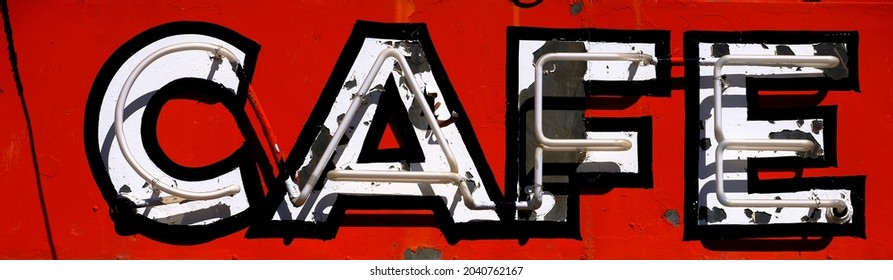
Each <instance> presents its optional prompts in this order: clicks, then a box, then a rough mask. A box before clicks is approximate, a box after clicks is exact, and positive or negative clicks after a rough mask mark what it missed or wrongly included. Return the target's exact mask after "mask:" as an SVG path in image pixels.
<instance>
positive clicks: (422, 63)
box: [394, 41, 431, 74]
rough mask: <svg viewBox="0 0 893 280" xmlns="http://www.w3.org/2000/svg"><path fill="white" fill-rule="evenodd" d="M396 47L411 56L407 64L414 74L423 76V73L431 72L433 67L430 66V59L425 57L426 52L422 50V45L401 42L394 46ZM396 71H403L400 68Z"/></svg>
mask: <svg viewBox="0 0 893 280" xmlns="http://www.w3.org/2000/svg"><path fill="white" fill-rule="evenodd" d="M394 47H396V48H398V49H401V50H403V51H404V52H406V53H407V54H409V56H408V57H407V59H406V62H407V63H409V69H411V70H412V73H413V74H421V73H423V72H429V71H431V65H430V64H428V58H426V57H425V51H424V50H423V49H422V45H421V44H419V42H413V41H400V42H397V43H396V44H394ZM394 70H396V71H398V72H400V71H401V69H400V68H399V67H398V68H394Z"/></svg>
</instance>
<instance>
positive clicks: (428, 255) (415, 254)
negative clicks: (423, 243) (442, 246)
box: [403, 247, 443, 260]
mask: <svg viewBox="0 0 893 280" xmlns="http://www.w3.org/2000/svg"><path fill="white" fill-rule="evenodd" d="M441 257H443V253H442V252H440V250H437V249H434V248H427V247H416V248H415V250H412V248H406V250H405V251H403V259H404V260H439V259H441Z"/></svg>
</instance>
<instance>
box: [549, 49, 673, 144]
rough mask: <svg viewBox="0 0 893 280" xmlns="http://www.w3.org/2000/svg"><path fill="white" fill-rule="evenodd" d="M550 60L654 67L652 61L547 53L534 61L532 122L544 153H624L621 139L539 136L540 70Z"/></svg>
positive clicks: (626, 55)
mask: <svg viewBox="0 0 893 280" xmlns="http://www.w3.org/2000/svg"><path fill="white" fill-rule="evenodd" d="M552 61H631V62H638V63H643V64H645V65H649V64H654V63H656V61H655V60H654V58H653V57H652V56H650V55H647V54H642V53H550V54H546V55H543V56H542V57H540V58H539V60H537V61H536V66H535V68H534V72H535V74H534V75H535V76H534V97H533V98H534V100H533V104H534V105H533V106H534V109H533V110H534V122H535V126H536V128H535V130H536V131H535V133H536V139H537V140H538V141H539V143H540V146H541V147H543V149H544V150H547V151H626V150H629V149H630V148H631V147H632V143H631V142H630V141H629V140H625V139H552V138H549V137H546V135H545V134H544V133H543V69H544V67H543V66H545V64H546V63H548V62H552Z"/></svg>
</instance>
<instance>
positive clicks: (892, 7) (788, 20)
mask: <svg viewBox="0 0 893 280" xmlns="http://www.w3.org/2000/svg"><path fill="white" fill-rule="evenodd" d="M101 2H102V3H96V2H92V1H91V2H87V1H49V2H43V3H38V2H37V1H10V3H9V16H10V19H11V21H10V22H11V27H12V28H11V29H12V31H13V34H12V38H13V42H14V44H15V50H16V55H17V58H18V64H17V65H18V70H19V73H20V75H21V81H22V85H23V89H24V92H23V94H24V100H25V104H27V108H23V107H22V103H21V102H20V100H19V96H18V95H17V94H18V93H17V91H16V90H15V89H16V83H15V81H14V79H13V74H12V71H11V63H10V60H9V59H6V58H4V59H0V89H2V92H0V116H2V118H3V125H0V196H2V197H3V198H5V199H4V200H3V202H2V203H0V258H3V259H32V258H33V259H43V258H52V257H53V256H54V255H53V251H54V252H55V257H57V258H60V259H114V258H124V259H230V258H238V259H396V258H402V257H403V254H404V251H405V250H407V249H410V248H412V249H415V248H418V247H428V248H434V249H436V250H439V251H441V252H442V256H443V258H444V259H701V258H706V259H742V258H748V259H800V258H803V259H825V258H834V259H889V258H891V257H893V245H890V244H893V219H889V218H888V216H887V215H888V214H887V213H888V211H889V209H890V208H891V207H893V199H891V197H893V189H891V188H889V187H888V186H890V185H891V183H893V174H891V172H889V171H888V169H889V166H890V164H889V160H890V159H893V149H890V148H888V147H889V144H888V142H889V139H893V83H891V82H890V79H889V77H890V76H893V68H891V67H890V65H893V61H891V58H890V55H889V52H890V45H891V44H893V39H891V37H890V36H889V34H890V30H891V29H893V21H890V20H889V14H890V13H891V12H893V4H887V3H796V2H795V1H787V2H790V3H725V2H723V3H712V2H686V1H661V2H659V3H658V2H654V1H607V2H602V1H591V2H590V1H584V3H583V9H582V11H581V12H580V13H579V14H577V15H572V14H571V9H570V4H571V3H575V2H577V1H544V2H545V3H543V4H541V5H538V6H536V7H534V8H530V9H522V8H517V7H515V6H514V5H512V3H511V2H510V1H471V0H468V1H460V0H446V1H434V0H430V1H428V0H417V1H402V0H395V1H364V2H363V3H355V2H356V1H302V2H297V1H259V2H252V3H250V4H249V3H243V2H235V1H234V2H227V3H218V1H175V0H166V1H134V2H127V1H101ZM184 20H191V21H207V22H212V23H215V24H219V25H222V26H225V27H227V28H229V29H232V30H236V31H237V32H239V33H241V34H243V35H245V36H247V37H249V38H251V39H252V40H254V41H256V42H258V43H259V44H261V52H260V56H259V58H258V62H257V70H256V72H255V75H254V79H253V84H252V85H253V87H254V89H255V90H257V92H258V94H259V95H260V96H261V98H262V99H263V101H264V103H263V105H264V109H265V111H266V114H267V116H268V117H269V120H270V122H271V124H272V126H273V128H274V129H275V133H276V134H277V136H278V138H279V141H280V143H294V141H295V138H296V137H297V135H298V133H299V132H300V128H301V127H303V124H304V122H305V120H306V119H307V117H308V115H309V112H310V110H311V109H312V107H313V105H314V103H315V101H316V98H317V97H318V96H319V93H320V92H321V90H322V87H323V85H324V84H325V82H326V80H327V79H328V76H329V74H330V73H331V69H332V68H333V63H334V62H335V61H336V59H337V58H338V56H339V54H340V52H341V48H342V46H343V45H344V42H345V40H346V39H347V37H348V36H349V35H350V33H351V29H352V26H353V24H354V22H355V21H356V20H369V21H380V22H421V23H426V24H427V26H428V29H429V31H430V33H431V37H432V39H433V41H434V44H435V45H436V47H437V52H438V54H439V56H440V58H441V60H442V62H443V64H444V66H445V67H446V70H447V72H448V74H449V78H450V81H451V82H452V84H453V85H454V86H455V87H456V91H457V92H458V94H459V97H460V100H461V101H462V104H463V106H464V107H465V109H466V113H467V116H464V117H467V118H469V119H470V121H471V123H472V124H473V126H474V128H475V132H476V134H477V136H478V138H479V141H480V144H481V146H482V147H483V148H484V152H485V155H486V158H487V160H488V162H489V164H490V166H491V167H493V171H494V172H495V175H496V176H495V177H496V178H503V177H504V170H502V166H504V161H505V140H504V139H505V125H504V123H505V119H504V117H505V111H504V110H505V109H504V106H503V105H502V104H504V102H505V100H504V99H505V94H504V92H505V76H504V75H505V65H506V61H505V49H506V39H505V38H506V37H505V32H506V28H507V27H508V26H536V27H556V28H558V27H560V28H606V29H643V30H645V29H661V30H669V31H670V32H671V42H670V43H671V44H670V46H671V53H672V55H673V56H681V55H682V34H683V32H684V31H689V30H721V31H736V30H822V31H833V30H857V31H858V32H859V40H860V42H859V43H860V49H859V52H860V61H859V67H860V69H859V70H860V83H861V89H862V93H861V94H840V95H835V94H831V95H829V96H828V98H827V99H826V100H825V102H824V103H823V104H836V105H838V106H839V108H838V110H839V121H840V127H839V131H838V142H839V143H840V146H839V151H838V153H839V159H838V160H839V162H838V163H839V166H840V167H839V168H831V169H822V170H807V171H806V172H805V173H806V175H807V176H811V175H852V174H864V175H867V178H868V181H867V186H866V188H867V190H866V197H867V201H866V207H867V208H866V219H867V223H866V233H867V238H866V239H860V238H852V237H835V238H834V239H833V240H832V241H831V243H830V244H829V245H828V246H827V247H824V248H820V249H819V250H785V251H773V250H757V251H740V250H738V251H735V250H715V248H713V249H711V248H710V246H705V244H704V243H702V242H700V241H683V240H682V231H683V228H684V227H685V226H686V225H685V224H683V223H681V219H680V224H679V225H678V227H677V226H674V225H672V224H671V223H669V222H668V221H667V220H666V219H665V218H664V213H665V212H666V211H667V210H676V211H678V212H679V214H680V215H682V209H683V208H684V206H683V196H682V194H683V166H682V164H681V163H682V160H681V159H682V158H683V148H682V142H683V139H684V135H683V119H684V111H683V108H684V104H683V100H684V96H683V91H682V89H677V90H674V91H673V93H672V96H671V97H670V98H642V100H640V101H639V102H638V103H636V104H635V106H633V107H631V108H629V109H626V110H624V111H619V112H598V111H596V112H590V113H589V114H591V115H611V116H625V115H633V116H638V115H643V114H645V115H653V116H654V135H655V136H656V138H655V142H654V159H655V161H654V178H655V182H654V188H653V189H622V188H618V189H613V190H611V191H610V192H608V193H606V194H600V195H583V196H582V197H581V206H580V212H581V213H580V215H581V217H580V220H581V223H580V229H579V230H580V233H581V235H582V240H573V239H537V238H533V239H531V240H529V241H528V242H527V243H525V244H519V242H518V240H514V239H510V240H478V241H468V240H463V241H460V242H459V243H457V244H455V245H450V244H448V243H447V242H446V240H445V239H444V238H443V236H442V234H441V232H440V230H439V229H437V228H436V225H435V223H434V221H433V218H426V216H425V215H424V214H425V213H424V212H425V211H411V212H400V213H404V214H407V215H412V216H420V218H418V219H419V220H420V221H421V222H419V223H414V224H415V226H407V227H400V226H378V227H351V226H343V227H342V228H341V229H340V230H339V231H338V235H337V236H336V238H335V239H333V240H328V241H321V240H315V239H301V238H296V239H294V240H293V241H290V242H284V241H283V240H282V239H277V238H262V239H246V238H245V230H242V231H239V232H236V233H233V234H230V235H228V236H225V237H222V238H219V239H216V240H213V241H210V242H207V243H204V244H199V245H190V246H183V245H171V244H165V243H161V242H158V241H153V240H151V239H147V238H145V237H143V236H140V235H134V236H120V235H118V234H117V233H116V232H115V231H114V225H113V222H112V220H111V219H110V218H109V215H108V211H109V209H108V206H107V204H106V203H105V201H103V199H102V197H101V195H100V193H99V191H98V189H97V187H96V182H95V181H94V180H93V178H92V175H91V171H90V169H89V166H88V164H87V159H86V155H85V151H84V144H83V143H84V140H83V133H84V129H83V124H84V113H85V112H84V107H85V103H86V99H87V93H88V92H89V90H90V87H91V85H92V82H93V80H94V78H95V75H96V73H97V72H98V70H99V68H100V67H101V65H102V64H103V63H104V62H105V61H106V59H107V58H108V57H109V56H110V55H111V53H112V52H113V51H114V50H115V49H117V48H118V47H119V46H121V45H122V44H123V43H124V42H126V41H127V40H129V39H130V38H132V37H133V36H134V35H136V34H139V33H140V32H142V31H144V30H146V29H149V28H151V27H154V26H157V25H159V24H163V23H167V22H172V21H184ZM2 45H6V43H5V42H4V43H3V44H2ZM682 75H683V69H682V68H681V67H674V69H673V76H674V77H681V76H682ZM493 104H498V105H499V106H493ZM175 105H176V106H173V107H171V108H170V110H171V111H170V112H168V111H165V112H163V114H167V113H171V114H172V115H173V114H175V115H176V116H178V117H177V118H180V116H182V118H183V119H184V120H185V121H184V122H183V123H182V124H177V123H175V121H174V120H171V121H170V122H165V121H161V123H160V124H159V126H162V125H163V126H170V127H172V128H173V129H174V130H171V131H176V129H181V130H188V129H192V128H193V126H192V124H191V123H189V122H203V123H202V124H200V125H195V128H198V127H201V129H208V130H211V129H212V128H208V127H213V129H216V128H221V129H224V130H226V129H231V128H230V123H228V122H229V121H230V120H227V119H225V118H224V119H220V120H210V119H201V117H198V116H197V113H190V112H195V111H193V110H194V109H195V108H192V107H202V106H206V105H197V104H191V103H190V104H175ZM25 109H27V113H28V114H30V121H31V128H32V130H33V139H34V146H33V148H34V150H33V151H34V152H33V153H32V146H31V145H30V143H29V134H28V129H27V128H28V126H27V122H26V119H25V113H24V112H25ZM217 109H220V108H213V106H210V107H209V108H203V109H201V110H204V112H214V111H215V110H217ZM246 109H247V108H246ZM165 110H168V109H167V108H166V109H165ZM201 110H199V111H201ZM219 111H223V110H222V109H220V110H219ZM226 116H227V115H226V114H223V115H222V117H226ZM206 124H210V126H208V125H206ZM255 127H258V126H255ZM166 131H167V130H166ZM214 131H217V130H214ZM214 133H218V132H214ZM258 134H259V135H260V131H258ZM168 136H170V135H168ZM161 137H167V136H163V135H162V136H161ZM202 137H216V136H210V135H209V136H202ZM164 139H165V138H162V144H163V145H164V147H165V149H168V148H170V149H171V150H170V151H168V152H169V153H180V152H182V153H183V154H182V155H180V157H176V158H175V160H180V159H182V160H183V164H196V165H201V164H204V163H207V162H214V161H216V160H218V159H219V157H221V156H225V155H227V154H229V152H230V151H231V150H232V149H233V147H234V145H235V144H234V143H236V144H237V143H239V142H238V141H239V140H238V139H229V138H227V137H223V139H227V140H226V141H215V144H214V146H213V147H209V148H202V147H198V146H200V145H196V143H198V142H200V141H204V139H205V138H201V137H198V138H194V139H192V138H190V139H188V140H187V141H184V142H182V143H181V142H176V141H173V140H171V141H170V142H168V140H164ZM215 139H216V138H215ZM229 140H235V141H229ZM282 148H283V153H285V154H288V152H289V150H290V149H291V148H292V147H291V145H283V146H282ZM205 149H207V150H205ZM166 151H167V150H166ZM191 151H192V152H191ZM200 151H201V152H200ZM34 160H36V161H37V166H36V168H35V165H34ZM38 170H39V171H38ZM38 172H39V177H38V176H37V175H36V174H38ZM39 189H42V193H40V192H38V190H39ZM41 198H42V200H43V201H44V202H45V203H44V204H41ZM42 207H43V208H45V210H42V209H43V208H42ZM43 211H45V212H46V218H44V214H43ZM375 213H376V212H375V211H349V212H348V218H347V219H354V218H352V217H356V218H359V219H361V218H362V215H374V214H375ZM45 221H48V224H45V223H44V222H45ZM418 224H422V226H418ZM47 230H49V232H47ZM48 234H49V235H50V236H51V237H52V238H51V240H52V242H50V239H49V238H48ZM51 244H52V245H53V247H52V248H51V247H50V245H51Z"/></svg>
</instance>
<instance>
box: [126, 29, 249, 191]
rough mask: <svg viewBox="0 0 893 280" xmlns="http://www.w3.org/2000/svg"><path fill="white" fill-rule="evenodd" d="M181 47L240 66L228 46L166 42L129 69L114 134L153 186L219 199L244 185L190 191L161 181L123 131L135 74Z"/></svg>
mask: <svg viewBox="0 0 893 280" xmlns="http://www.w3.org/2000/svg"><path fill="white" fill-rule="evenodd" d="M181 51H208V52H212V53H214V54H215V55H219V56H222V57H225V58H226V59H228V60H229V61H230V63H231V64H232V66H233V68H236V67H238V65H239V59H238V58H236V56H235V54H233V53H232V52H230V51H229V50H227V49H225V48H223V47H221V46H217V45H213V44H208V43H182V44H176V45H172V46H167V47H164V48H162V49H159V50H157V51H155V52H153V53H151V54H149V56H147V57H146V58H144V59H143V61H141V62H140V63H139V64H138V65H137V66H136V68H135V69H133V71H132V72H131V73H130V76H128V77H127V80H126V81H125V82H124V86H123V87H122V88H121V92H120V94H119V95H118V101H117V104H116V105H115V122H114V127H115V138H117V140H118V147H119V148H120V149H121V154H122V155H123V156H124V159H125V160H126V161H127V164H129V165H130V167H131V168H133V170H134V171H136V173H137V174H138V175H139V176H140V177H141V178H143V180H145V181H146V182H148V183H149V184H151V185H152V186H153V187H154V188H156V189H158V190H160V191H162V192H165V193H168V194H170V195H173V196H176V197H179V198H183V199H188V200H210V199H216V198H220V197H224V196H230V195H234V194H237V193H239V192H240V191H241V187H239V186H238V185H229V186H226V187H223V188H221V189H217V190H213V191H207V192H193V191H187V190H183V189H178V188H175V187H173V186H170V185H167V184H165V183H163V182H161V180H160V178H158V177H155V176H153V175H152V174H149V172H148V171H146V170H145V169H144V168H143V167H142V166H141V165H140V164H139V163H138V162H137V161H136V159H134V157H133V154H132V153H131V152H130V148H129V147H128V146H127V138H126V137H125V133H124V123H123V122H124V107H125V105H126V103H127V95H128V94H130V90H131V88H132V87H133V84H134V83H135V82H136V78H137V77H138V76H139V75H140V74H141V73H142V72H143V70H145V69H146V67H148V66H149V64H151V63H152V62H154V61H155V60H158V59H159V58H161V57H163V56H165V55H168V54H172V53H176V52H181Z"/></svg>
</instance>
